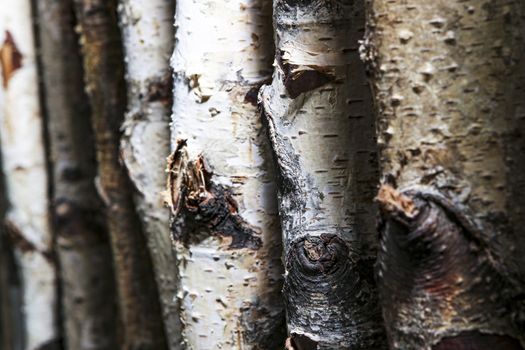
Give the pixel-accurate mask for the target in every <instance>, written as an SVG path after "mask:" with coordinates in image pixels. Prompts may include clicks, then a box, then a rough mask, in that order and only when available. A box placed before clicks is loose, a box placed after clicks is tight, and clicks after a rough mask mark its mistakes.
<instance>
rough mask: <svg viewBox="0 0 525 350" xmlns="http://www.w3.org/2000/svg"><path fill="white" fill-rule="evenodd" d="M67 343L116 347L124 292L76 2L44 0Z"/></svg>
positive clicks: (43, 44)
mask: <svg viewBox="0 0 525 350" xmlns="http://www.w3.org/2000/svg"><path fill="white" fill-rule="evenodd" d="M37 13H38V33H39V38H40V40H39V42H40V54H41V64H42V67H43V72H42V73H43V80H44V102H45V107H46V108H45V113H46V116H47V129H48V132H49V136H48V139H49V145H50V163H51V171H50V173H51V178H52V192H53V196H52V201H53V202H52V207H53V223H54V230H55V233H56V251H57V255H58V261H59V266H60V287H61V297H62V300H61V305H62V321H63V330H64V345H65V346H66V347H67V348H68V349H78V350H88V349H89V350H95V349H99V350H102V349H107V350H112V349H115V348H116V317H115V314H116V305H115V303H116V298H115V295H114V293H115V291H114V283H113V280H114V276H113V273H112V268H111V264H112V261H111V249H110V245H109V237H108V232H107V228H106V225H105V221H104V220H105V218H104V212H103V211H102V210H101V209H100V208H101V207H102V203H101V200H100V199H99V198H98V195H97V192H96V189H95V183H94V179H95V174H96V161H95V150H94V147H93V135H92V129H91V124H90V108H89V101H88V99H87V96H86V94H85V92H84V84H83V71H82V59H81V57H80V48H79V45H78V37H77V35H76V33H75V31H74V26H75V18H74V8H73V1H72V0H60V1H54V0H40V1H38V2H37Z"/></svg>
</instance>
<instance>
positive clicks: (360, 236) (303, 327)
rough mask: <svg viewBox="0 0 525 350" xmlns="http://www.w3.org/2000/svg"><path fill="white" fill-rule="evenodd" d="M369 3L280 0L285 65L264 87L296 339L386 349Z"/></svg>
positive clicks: (279, 49) (279, 61) (304, 344)
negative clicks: (365, 56)
mask: <svg viewBox="0 0 525 350" xmlns="http://www.w3.org/2000/svg"><path fill="white" fill-rule="evenodd" d="M364 18H365V14H364V4H363V2H361V1H346V0H345V1H318V0H314V1H310V0H309V1H291V0H277V1H274V26H275V31H276V33H275V36H276V70H275V73H274V76H273V82H272V84H271V85H269V86H266V87H263V89H262V92H261V94H260V104H261V106H262V113H263V120H264V122H265V123H266V128H267V131H268V134H269V138H270V141H271V144H272V148H273V154H274V158H275V160H276V163H277V169H278V180H279V182H278V189H279V205H280V215H281V221H282V228H283V236H284V248H285V268H286V273H285V284H284V297H285V300H286V307H287V315H288V330H289V332H290V334H291V339H290V341H289V344H290V345H289V346H293V347H294V348H295V349H384V348H385V346H386V341H385V336H384V330H383V326H382V321H381V313H380V308H379V303H378V298H377V292H376V287H375V282H374V278H373V268H372V267H373V263H374V260H375V254H376V249H377V238H376V234H375V216H376V207H375V205H374V204H373V197H374V192H375V191H374V189H375V184H376V180H377V163H376V146H375V139H374V120H373V115H372V100H371V95H370V92H369V90H368V89H367V86H366V78H365V70H364V66H363V64H362V63H361V62H360V60H359V55H358V52H357V49H358V40H359V39H360V38H361V37H362V35H363V29H364Z"/></svg>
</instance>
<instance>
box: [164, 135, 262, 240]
mask: <svg viewBox="0 0 525 350" xmlns="http://www.w3.org/2000/svg"><path fill="white" fill-rule="evenodd" d="M185 147H186V141H185V140H180V141H179V142H178V143H177V147H176V149H175V151H174V152H173V154H172V155H171V156H170V158H169V159H168V181H167V183H168V193H169V194H170V195H169V203H168V204H169V206H170V208H171V212H172V214H173V217H174V223H175V224H177V223H178V222H179V221H178V220H177V218H179V217H181V218H182V219H183V220H182V222H183V225H184V226H185V229H180V228H179V229H177V228H175V230H174V236H175V239H178V240H182V241H184V242H185V243H193V242H195V241H196V240H197V241H199V240H201V239H202V238H205V237H199V235H198V234H197V232H203V231H204V232H206V235H212V236H220V237H230V238H231V239H232V241H231V243H230V246H229V248H230V249H239V248H249V249H259V248H260V247H261V246H262V240H261V238H260V237H258V234H257V232H256V231H255V230H254V229H253V228H252V227H250V225H249V224H248V223H247V222H246V221H244V220H243V219H242V217H241V216H240V215H239V213H238V205H237V203H236V202H235V200H234V198H233V196H232V194H231V192H230V191H229V190H228V189H227V188H225V187H224V186H222V185H219V184H215V183H213V182H212V181H211V177H212V171H211V169H210V168H209V167H208V165H207V163H206V161H205V159H204V157H203V156H202V155H200V156H199V157H198V158H197V159H196V160H194V161H193V160H189V157H188V153H187V151H186V149H185ZM186 218H188V219H186ZM189 233H191V234H189Z"/></svg>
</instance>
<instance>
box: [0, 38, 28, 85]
mask: <svg viewBox="0 0 525 350" xmlns="http://www.w3.org/2000/svg"><path fill="white" fill-rule="evenodd" d="M22 57H23V56H22V53H21V52H20V51H19V50H18V47H17V46H16V44H15V41H14V39H13V36H12V35H11V33H10V32H9V31H8V30H6V31H5V39H4V43H3V44H2V47H1V48H0V64H1V65H2V78H3V84H4V87H5V88H6V87H7V86H8V85H9V80H11V78H12V77H13V75H14V74H15V72H16V71H17V70H18V69H20V68H21V67H22Z"/></svg>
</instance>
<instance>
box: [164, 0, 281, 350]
mask: <svg viewBox="0 0 525 350" xmlns="http://www.w3.org/2000/svg"><path fill="white" fill-rule="evenodd" d="M270 21H271V2H270V1H267V0H244V1H241V0H206V1H199V2H196V1H192V0H180V1H178V2H177V14H176V19H175V23H176V27H177V36H176V45H175V51H174V54H173V56H172V66H173V70H174V108H173V115H172V135H173V136H172V147H173V155H172V156H171V158H170V159H169V166H168V171H169V178H168V192H169V196H168V197H169V202H170V204H171V208H172V210H173V214H174V217H175V220H174V223H173V236H174V239H175V247H176V249H177V259H178V266H179V271H180V283H181V287H180V291H179V297H180V298H181V302H182V311H181V312H182V314H181V318H182V322H183V324H184V333H183V335H184V340H185V342H186V343H187V346H188V348H189V349H199V350H208V349H218V348H221V349H253V350H255V349H277V348H279V347H282V345H283V344H284V330H285V328H284V313H283V306H282V302H281V298H280V294H279V290H280V288H281V276H280V275H281V273H282V268H281V263H280V259H279V258H280V252H281V250H280V240H279V239H278V230H279V229H278V227H279V226H278V222H277V215H276V214H277V213H276V209H275V185H274V183H273V181H272V174H271V171H270V169H269V164H268V161H267V151H268V149H267V147H266V145H265V141H264V138H263V137H262V135H261V133H260V122H259V120H258V119H259V118H258V116H257V111H256V107H255V104H256V96H257V91H258V89H259V86H260V85H261V84H262V83H263V82H264V81H265V80H267V79H268V77H269V74H270V70H271V59H272V54H273V50H272V41H271V24H270V23H271V22H270Z"/></svg>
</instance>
